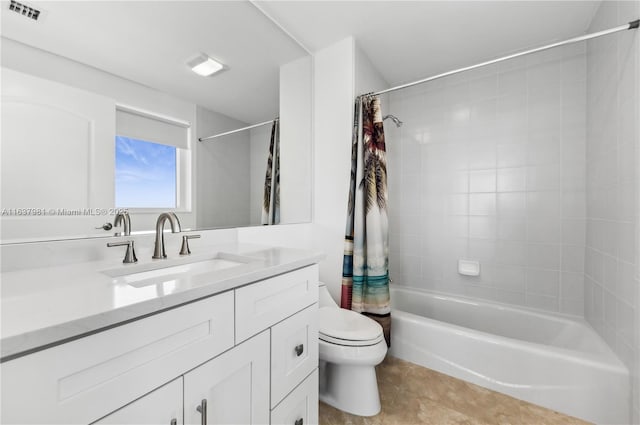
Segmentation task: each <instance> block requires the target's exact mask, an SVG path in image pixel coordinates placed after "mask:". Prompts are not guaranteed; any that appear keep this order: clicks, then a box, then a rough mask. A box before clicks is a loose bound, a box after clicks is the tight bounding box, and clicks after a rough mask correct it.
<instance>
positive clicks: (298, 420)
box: [294, 418, 304, 425]
mask: <svg viewBox="0 0 640 425" xmlns="http://www.w3.org/2000/svg"><path fill="white" fill-rule="evenodd" d="M302 424H304V419H302V418H298V419H296V422H295V424H294V425H302Z"/></svg>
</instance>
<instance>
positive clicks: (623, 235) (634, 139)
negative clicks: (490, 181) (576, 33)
mask: <svg viewBox="0 0 640 425" xmlns="http://www.w3.org/2000/svg"><path fill="white" fill-rule="evenodd" d="M639 16H640V2H637V1H636V2H624V1H621V2H616V1H611V2H602V4H601V6H600V8H599V9H598V12H597V13H596V15H595V16H594V19H593V21H592V24H591V27H590V28H589V32H591V31H599V30H602V29H605V28H609V27H612V26H617V25H620V23H624V22H629V21H632V20H634V19H637V18H638V17H639ZM639 61H640V34H638V32H637V31H629V32H626V31H625V32H622V33H618V34H615V35H612V36H609V37H601V38H598V39H595V40H592V41H590V42H589V44H588V48H587V70H588V75H587V111H588V114H587V117H588V120H587V126H586V134H587V144H586V158H587V162H586V175H587V186H586V200H587V222H586V230H587V231H586V256H585V274H586V278H585V316H586V319H587V320H588V321H589V323H591V325H592V326H593V327H594V328H595V329H596V330H597V331H598V333H599V334H600V335H601V336H602V337H603V338H604V340H605V341H607V342H608V344H609V345H610V346H611V348H612V349H613V350H614V351H615V352H616V353H617V354H618V356H619V357H620V359H621V360H622V361H623V362H624V363H625V364H626V365H627V367H629V369H630V371H631V373H632V394H631V397H632V403H631V404H632V418H633V423H635V424H638V423H640V377H639V374H640V337H639V332H640V325H639V324H640V306H639V296H638V292H639V287H640V283H639V281H638V267H639V266H640V264H639V261H638V255H639V252H638V223H639V221H640V219H639V217H638V211H640V208H639V207H638V202H639V196H638V190H639V189H640V187H639V186H638V163H639V157H638V146H639V145H640V122H639V119H638V116H639V114H640V107H639V105H638V104H639V96H640V64H639Z"/></svg>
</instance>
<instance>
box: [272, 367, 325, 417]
mask: <svg viewBox="0 0 640 425" xmlns="http://www.w3.org/2000/svg"><path fill="white" fill-rule="evenodd" d="M317 424H318V369H315V370H314V371H313V373H311V375H309V376H308V377H307V379H305V380H304V381H302V383H301V384H300V385H298V386H297V387H296V389H295V390H293V391H292V392H291V394H289V395H288V396H287V397H286V398H285V399H284V400H282V402H281V403H280V404H278V406H277V407H276V408H275V409H273V411H272V412H271V425H317Z"/></svg>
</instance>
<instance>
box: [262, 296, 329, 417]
mask: <svg viewBox="0 0 640 425" xmlns="http://www.w3.org/2000/svg"><path fill="white" fill-rule="evenodd" d="M317 367H318V304H313V305H312V306H311V307H307V308H306V309H304V310H302V311H301V312H299V313H296V314H294V315H293V316H291V317H289V318H288V319H286V320H283V321H282V322H280V323H278V324H277V325H275V326H274V327H272V328H271V407H272V408H273V407H275V405H276V404H278V403H280V400H282V399H283V398H284V396H286V395H287V394H288V393H289V392H291V390H292V389H294V388H295V387H296V385H298V384H299V383H300V382H302V380H303V379H304V378H305V377H306V376H307V375H309V374H310V373H311V371H312V370H313V369H316V368H317Z"/></svg>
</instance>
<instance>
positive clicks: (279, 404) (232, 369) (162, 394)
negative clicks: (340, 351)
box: [0, 265, 318, 425]
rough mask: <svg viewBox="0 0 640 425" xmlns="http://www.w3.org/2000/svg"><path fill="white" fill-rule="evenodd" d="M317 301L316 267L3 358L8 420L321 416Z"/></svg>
mask: <svg viewBox="0 0 640 425" xmlns="http://www.w3.org/2000/svg"><path fill="white" fill-rule="evenodd" d="M317 300H318V267H317V265H312V266H308V267H305V268H302V269H298V270H294V271H291V272H288V273H284V274H282V275H279V276H276V277H273V278H269V279H266V280H262V281H258V282H255V283H251V284H248V285H245V286H242V287H240V288H237V289H234V290H230V291H227V292H224V293H221V294H217V295H213V296H210V297H208V298H204V299H201V300H198V301H194V302H191V303H188V304H185V305H182V306H179V307H177V308H173V309H170V310H167V311H164V312H160V313H157V314H153V315H151V316H148V317H145V318H142V319H139V320H135V321H133V322H130V323H126V324H123V325H120V326H116V327H114V328H111V329H108V330H105V331H102V332H98V333H95V334H92V335H89V336H86V337H83V338H80V339H77V340H74V341H71V342H68V343H64V344H60V345H57V346H54V347H51V348H49V349H45V350H41V351H37V352H35V353H32V354H28V355H25V356H22V357H18V358H16V359H13V360H10V361H7V362H4V363H2V364H1V365H0V372H1V379H2V399H1V403H2V405H1V411H0V415H1V416H0V419H1V421H0V422H1V423H7V424H9V423H11V424H21V423H40V424H42V423H47V424H54V423H64V424H90V423H96V424H148V423H153V424H167V425H181V424H183V423H184V424H194V425H195V424H198V425H202V424H268V423H270V422H273V423H289V422H291V421H290V420H289V419H290V418H289V417H293V416H295V419H293V422H291V425H296V424H297V425H300V424H301V423H304V424H310V423H317V408H318V406H317V400H318V397H317V367H318V343H317V341H318V336H317V308H318V307H317ZM252 318H253V319H252ZM258 322H259V323H258ZM242 323H244V324H245V326H239V325H240V324H242ZM246 324H250V326H247V325H246ZM314 390H315V393H314ZM301 403H302V404H301ZM305 403H306V404H305ZM303 404H305V406H306V407H305V408H304V409H303V408H302V407H301V406H302V405H303ZM302 410H304V414H303V413H301V412H302ZM274 415H275V416H274ZM303 416H304V417H303ZM287 418H289V419H287ZM299 418H303V419H302V422H300V420H299ZM314 418H315V419H314ZM276 419H277V420H276ZM285 419H286V420H287V421H289V422H280V421H283V420H285ZM274 420H276V421H275V422H274Z"/></svg>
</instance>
